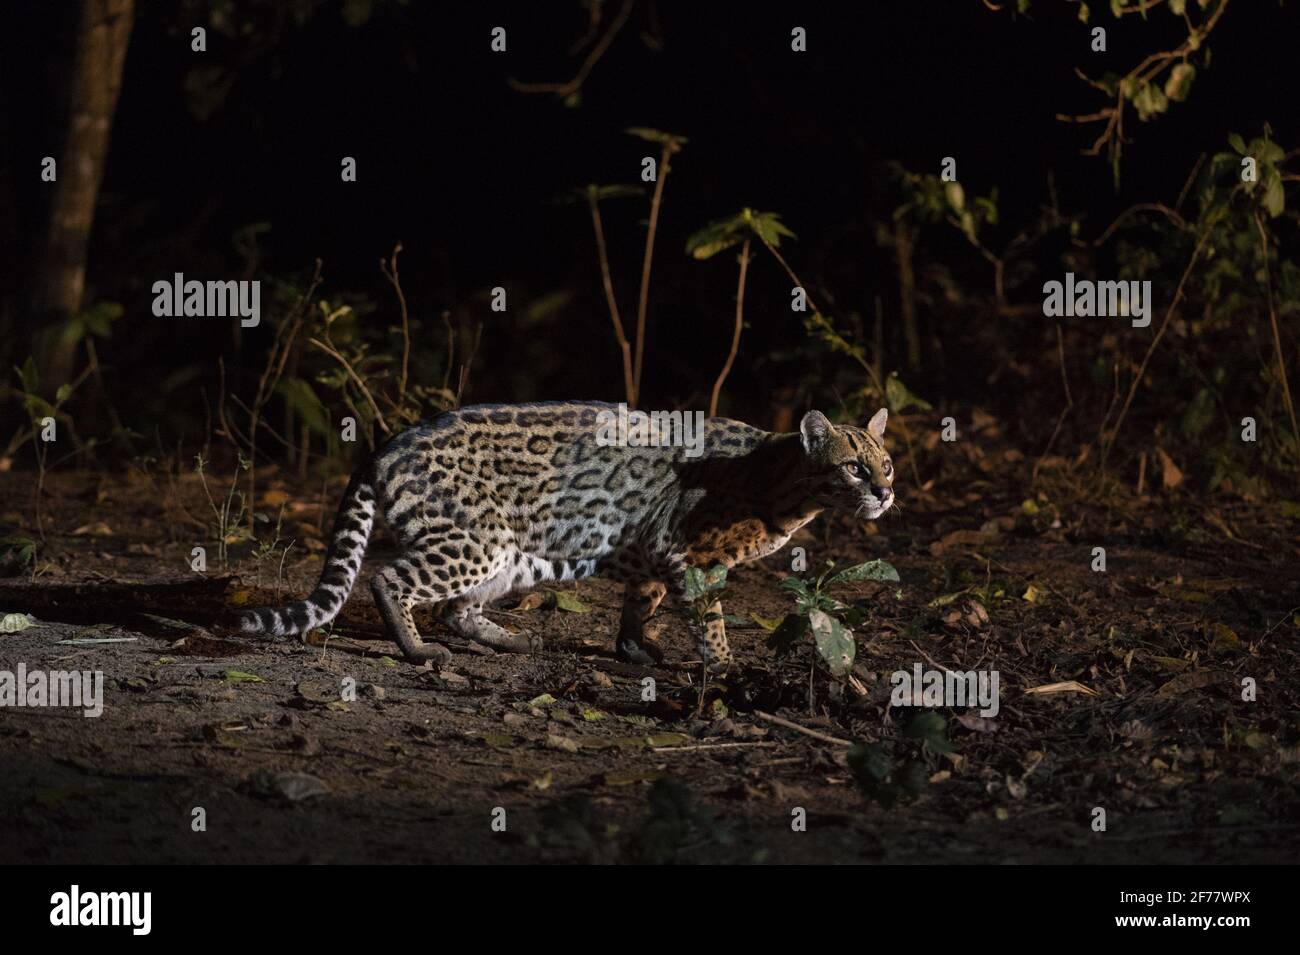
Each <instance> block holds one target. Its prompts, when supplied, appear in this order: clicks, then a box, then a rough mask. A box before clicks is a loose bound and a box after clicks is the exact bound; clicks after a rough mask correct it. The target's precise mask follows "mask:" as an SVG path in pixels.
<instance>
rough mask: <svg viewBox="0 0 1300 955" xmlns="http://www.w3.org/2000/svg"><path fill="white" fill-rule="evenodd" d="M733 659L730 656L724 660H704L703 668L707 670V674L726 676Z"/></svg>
mask: <svg viewBox="0 0 1300 955" xmlns="http://www.w3.org/2000/svg"><path fill="white" fill-rule="evenodd" d="M733 665H734V661H733V660H731V659H730V658H728V659H726V660H712V661H706V662H705V664H704V669H705V670H707V671H708V673H709V676H726V675H727V674H728V673H730V672H731V668H732V666H733Z"/></svg>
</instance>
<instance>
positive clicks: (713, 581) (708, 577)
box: [686, 564, 727, 603]
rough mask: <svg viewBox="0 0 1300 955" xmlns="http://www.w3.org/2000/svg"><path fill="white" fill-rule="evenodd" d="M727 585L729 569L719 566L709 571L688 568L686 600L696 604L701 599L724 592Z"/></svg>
mask: <svg viewBox="0 0 1300 955" xmlns="http://www.w3.org/2000/svg"><path fill="white" fill-rule="evenodd" d="M726 585H727V568H726V567H724V566H722V565H721V564H717V565H715V566H714V567H712V568H710V569H709V570H708V571H703V570H700V568H698V567H687V568H686V599H687V601H688V602H689V603H695V602H696V601H697V600H699V599H700V598H702V597H704V596H706V595H708V594H711V593H715V592H716V591H719V590H722V589H723V588H724V587H726Z"/></svg>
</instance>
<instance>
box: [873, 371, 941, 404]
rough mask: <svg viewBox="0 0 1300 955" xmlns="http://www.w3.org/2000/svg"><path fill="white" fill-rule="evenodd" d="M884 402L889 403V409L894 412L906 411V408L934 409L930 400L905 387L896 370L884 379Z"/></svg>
mask: <svg viewBox="0 0 1300 955" xmlns="http://www.w3.org/2000/svg"><path fill="white" fill-rule="evenodd" d="M885 403H886V404H888V405H889V410H890V411H893V412H896V413H897V412H902V411H906V410H907V409H908V408H919V409H920V410H922V411H932V410H934V406H933V405H931V404H930V402H928V401H926V400H925V399H923V398H921V397H919V396H917V395H914V394H912V392H910V391H909V390H908V389H907V386H906V385H905V384H903V381H902V379H900V378H899V377H898V372H894V373H893V374H891V375H890V376H889V377H888V378H886V379H885Z"/></svg>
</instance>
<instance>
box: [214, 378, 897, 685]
mask: <svg viewBox="0 0 1300 955" xmlns="http://www.w3.org/2000/svg"><path fill="white" fill-rule="evenodd" d="M613 408H614V406H612V405H605V404H599V403H594V402H545V403H538V404H525V405H478V406H471V407H465V408H461V409H458V410H455V411H448V412H445V413H443V414H440V415H438V416H437V417H436V418H434V419H433V420H432V421H429V422H425V423H422V424H419V425H416V426H414V427H411V428H410V429H408V430H406V431H404V432H402V433H401V434H399V435H397V436H396V437H395V438H393V439H392V440H391V441H390V442H389V443H388V444H387V445H386V446H384V447H383V448H381V449H380V450H379V451H378V452H377V453H376V454H374V455H373V456H372V457H371V458H370V460H368V461H367V462H366V463H365V464H363V465H362V466H361V467H360V468H359V469H358V470H357V472H356V473H355V474H354V475H353V477H352V481H351V483H350V484H349V485H348V488H347V491H346V492H345V493H344V495H343V501H342V503H341V504H340V506H339V512H338V518H337V520H336V522H335V526H334V536H333V539H332V541H331V543H330V546H329V551H328V553H327V554H326V557H325V566H324V570H323V572H322V574H321V578H320V583H319V584H317V586H316V589H315V590H314V591H312V593H311V595H310V596H308V597H307V598H306V599H305V600H299V601H297V602H295V603H291V604H289V605H288V606H286V607H282V608H263V609H259V610H250V611H246V612H244V613H242V614H241V615H240V619H239V626H240V627H241V629H243V630H245V631H249V632H262V633H271V634H276V635H283V634H295V633H305V632H306V631H308V630H310V629H313V628H316V627H320V626H322V625H323V624H325V623H327V622H328V621H330V620H331V619H333V618H334V616H335V615H336V614H337V613H338V612H339V610H340V609H341V608H342V606H343V603H344V601H346V600H347V597H348V594H349V593H350V592H351V590H352V585H353V583H354V582H355V580H356V577H357V573H358V572H359V571H360V569H361V559H362V556H363V554H364V553H365V549H366V542H367V540H368V539H369V537H370V532H371V528H372V527H373V525H374V519H375V513H376V511H377V510H378V511H379V512H380V513H382V515H383V517H384V519H385V521H386V522H387V524H388V526H389V527H390V528H391V530H392V531H393V533H394V535H395V536H396V538H397V541H398V544H399V545H400V548H401V554H400V556H399V557H397V558H396V559H395V560H393V561H391V562H390V563H389V564H387V566H385V567H383V568H382V569H381V570H379V571H378V572H377V573H376V574H375V575H374V577H373V578H372V579H371V582H370V587H371V591H372V593H373V594H374V599H375V605H376V607H378V609H379V612H380V615H381V616H382V617H383V620H384V624H385V626H386V627H387V629H388V632H389V634H390V635H391V637H392V638H393V640H394V641H395V642H396V643H397V644H398V646H399V647H401V649H402V652H403V653H404V654H405V655H406V657H407V658H408V659H409V660H412V661H423V660H433V661H435V662H438V663H445V662H446V661H447V660H449V659H450V657H451V654H450V651H448V650H447V648H446V647H444V646H442V645H441V644H439V643H436V642H433V641H425V640H423V639H422V638H421V637H420V635H419V633H418V632H417V631H416V627H415V623H414V620H413V618H412V616H411V609H412V608H413V607H414V606H415V605H417V604H420V603H439V604H443V605H444V609H443V612H442V619H443V621H444V622H445V623H446V624H447V626H448V627H450V629H451V630H452V631H453V632H455V633H456V634H459V635H460V636H462V637H465V638H468V639H471V640H474V641H478V642H480V643H482V644H485V645H487V646H490V647H494V648H497V649H502V650H513V651H527V650H536V649H539V648H540V647H541V641H540V640H539V639H538V638H537V637H536V636H534V635H531V634H528V633H512V632H510V631H508V630H506V629H505V628H503V627H501V626H499V625H498V624H496V623H493V622H492V621H490V620H488V619H487V618H486V617H484V615H483V608H484V606H485V605H486V604H489V603H490V602H492V601H494V600H498V599H500V598H502V597H505V596H507V595H508V594H511V593H512V592H515V591H519V590H525V589H527V588H529V587H532V586H534V585H536V584H538V583H541V582H543V581H551V580H575V579H578V578H583V577H590V576H600V577H606V578H611V579H615V580H619V581H623V582H624V583H625V587H626V590H625V598H624V604H623V611H622V619H621V623H620V627H619V632H618V636H617V640H616V649H617V654H618V656H619V658H620V659H623V660H626V661H630V662H634V663H641V664H649V663H653V662H658V661H659V660H660V659H662V651H660V650H659V648H658V647H657V646H655V644H654V642H653V641H650V640H648V639H647V638H646V637H645V624H646V622H647V620H648V619H649V618H650V616H651V614H653V613H654V611H655V608H656V607H657V606H658V605H659V602H660V601H661V600H662V599H663V597H664V595H665V594H666V593H672V594H673V596H674V597H675V598H676V600H677V602H678V604H679V606H680V605H684V602H685V599H686V598H685V576H686V570H687V568H688V567H691V566H696V567H699V568H701V569H708V568H709V567H712V566H714V565H715V564H723V565H725V566H727V567H732V566H734V565H736V564H739V563H743V562H745V561H750V560H754V559H755V558H758V557H763V556H765V555H767V554H771V553H773V552H774V551H776V550H778V549H779V548H780V547H782V546H783V545H784V544H785V543H786V541H787V540H789V538H790V535H791V534H793V533H794V532H795V531H796V530H798V529H799V528H800V527H802V526H803V525H805V524H807V523H808V522H809V521H811V520H812V519H813V518H814V517H816V516H817V514H818V513H819V512H820V511H821V510H823V509H825V508H827V507H832V508H839V509H842V510H845V511H847V512H849V513H851V514H854V515H857V516H858V517H861V518H865V519H868V520H874V519H876V518H878V517H880V516H881V515H882V514H883V513H885V511H886V510H887V509H888V508H889V507H890V505H891V504H892V503H893V501H894V493H893V487H892V486H893V478H894V474H893V465H892V463H891V461H890V458H889V454H888V452H886V450H885V446H884V433H885V421H886V418H887V414H886V412H885V410H884V409H883V408H882V409H881V410H880V411H878V412H877V413H876V414H875V415H874V416H873V417H872V419H871V421H870V422H869V423H868V424H867V426H866V427H865V428H859V427H853V426H850V425H833V424H831V422H830V421H829V420H828V419H827V418H826V416H825V415H823V414H821V413H820V412H817V411H810V412H808V413H807V414H806V415H804V417H803V419H802V421H801V422H800V427H799V431H798V433H791V434H774V433H770V432H766V431H762V430H760V429H758V428H753V427H750V426H749V425H746V424H742V423H741V422H739V421H732V420H730V419H727V418H710V419H708V420H707V421H705V422H704V434H703V441H702V445H701V446H699V447H696V448H693V449H690V453H689V454H688V453H687V449H685V448H683V447H680V446H645V447H627V446H620V445H617V444H613V445H611V444H610V443H609V442H607V441H602V440H599V438H598V422H599V421H600V420H601V418H602V416H604V415H608V414H610V413H612V410H613ZM688 620H689V621H690V622H689V626H690V628H691V630H692V635H693V636H694V638H695V640H696V643H697V646H698V649H699V652H700V654H701V656H702V657H703V659H704V662H705V665H706V666H709V667H710V669H712V670H714V671H717V670H720V669H725V668H726V667H727V666H728V665H729V664H730V662H731V649H730V647H729V646H728V644H727V636H726V630H725V625H724V621H723V619H722V617H721V608H720V607H719V606H718V605H717V604H715V605H714V606H713V607H712V608H711V612H710V613H709V614H708V615H707V617H706V622H705V623H703V624H699V623H696V622H695V621H694V618H693V617H692V616H691V615H689V614H688Z"/></svg>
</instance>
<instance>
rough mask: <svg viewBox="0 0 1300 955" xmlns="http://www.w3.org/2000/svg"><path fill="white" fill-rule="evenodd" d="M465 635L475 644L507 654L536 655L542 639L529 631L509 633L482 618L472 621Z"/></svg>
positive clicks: (540, 647)
mask: <svg viewBox="0 0 1300 955" xmlns="http://www.w3.org/2000/svg"><path fill="white" fill-rule="evenodd" d="M465 635H466V636H467V637H469V638H470V639H471V640H473V641H474V642H476V643H481V644H483V645H484V646H487V647H491V648H492V649H493V650H504V651H506V652H507V653H537V652H538V651H540V650H541V649H542V646H543V644H542V638H541V637H540V636H538V635H537V634H535V633H533V632H532V631H530V630H521V631H520V632H519V633H511V632H510V631H509V630H507V629H506V628H505V627H503V626H501V625H499V624H495V623H493V622H492V621H491V620H488V619H486V618H484V617H480V618H479V619H477V620H475V621H473V622H472V623H471V624H470V625H469V626H468V627H467V628H466V634H465Z"/></svg>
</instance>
